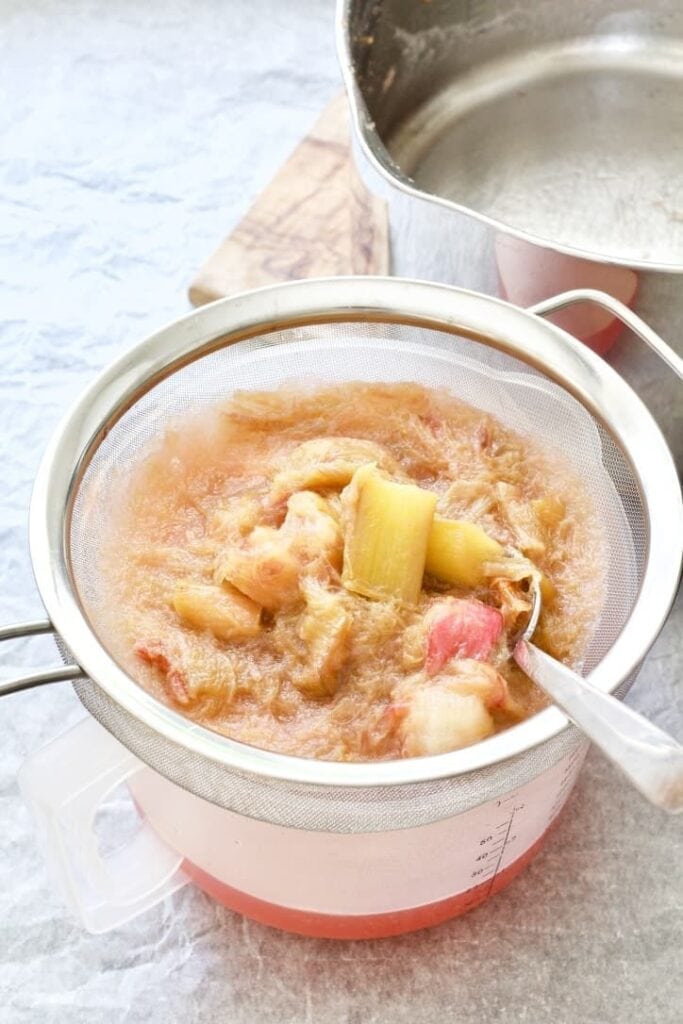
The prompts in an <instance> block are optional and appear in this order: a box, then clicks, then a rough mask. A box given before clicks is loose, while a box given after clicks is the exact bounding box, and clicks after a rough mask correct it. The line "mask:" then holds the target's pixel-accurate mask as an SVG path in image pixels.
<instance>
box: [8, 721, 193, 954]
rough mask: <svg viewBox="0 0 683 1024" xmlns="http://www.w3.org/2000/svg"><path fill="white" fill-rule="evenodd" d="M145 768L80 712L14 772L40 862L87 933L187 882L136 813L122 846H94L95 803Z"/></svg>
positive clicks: (171, 853)
mask: <svg viewBox="0 0 683 1024" xmlns="http://www.w3.org/2000/svg"><path fill="white" fill-rule="evenodd" d="M145 771H150V769H149V768H147V766H146V765H143V764H142V762H141V761H139V760H138V759H137V758H136V757H134V756H133V754H131V753H130V751H129V750H127V749H126V748H125V747H124V746H122V744H120V743H119V742H118V740H116V739H114V737H113V736H111V735H110V734H109V733H108V732H106V731H105V730H104V729H103V728H102V726H100V725H98V723H97V722H96V721H95V720H94V719H93V718H91V717H90V716H88V717H87V718H85V719H83V720H82V721H81V722H79V723H78V725H76V726H74V728H72V729H70V730H69V731H68V732H65V733H63V734H62V735H61V736H59V737H57V739H56V740H53V741H52V742H51V743H49V744H48V745H47V746H46V747H44V748H43V749H42V750H39V751H38V752H37V753H36V754H34V755H33V756H32V757H30V758H29V759H28V760H27V761H26V762H25V763H24V764H23V765H22V767H21V770H20V772H19V787H20V789H21V792H22V795H23V797H24V799H25V801H26V803H27V804H28V805H29V807H30V808H31V810H32V812H33V816H34V818H35V821H36V824H37V826H38V834H39V839H40V841H41V845H42V847H43V852H44V854H45V857H46V860H47V862H48V865H49V866H50V867H51V868H52V873H53V874H56V876H57V880H58V883H59V885H60V888H61V889H62V891H63V892H64V894H65V895H66V897H67V899H68V901H69V903H70V904H71V906H72V908H73V909H74V910H75V911H76V913H77V915H78V916H79V917H80V919H81V921H82V922H83V924H84V925H85V927H86V928H87V929H88V931H89V932H91V933H93V934H95V935H99V934H102V933H103V932H108V931H111V930H112V929H113V928H116V927H118V926H119V925H122V924H125V923H126V922H127V921H130V920H132V919H133V918H134V917H137V916H138V915H139V914H141V913H143V912H144V911H146V910H149V909H150V908H151V907H153V906H155V905H156V904H157V903H159V902H161V900H163V899H165V897H166V896H169V895H170V894H171V893H173V892H175V891H176V890H177V889H180V888H181V887H182V886H184V885H185V884H186V883H187V876H186V875H185V874H184V872H183V871H182V862H183V858H182V856H181V855H180V854H179V853H177V852H176V851H175V850H172V849H171V848H170V847H169V846H167V845H166V843H165V842H164V841H163V839H161V837H160V836H159V835H158V834H157V833H156V832H155V830H154V828H153V827H152V826H151V824H150V823H149V821H148V820H147V819H146V818H144V817H141V820H140V826H139V828H138V831H137V832H136V833H135V835H133V836H132V838H131V839H129V840H128V842H126V843H124V845H123V846H121V847H119V848H118V849H116V850H115V851H114V852H113V853H111V854H109V855H108V856H104V855H103V854H102V852H101V851H100V848H99V843H98V839H97V836H96V835H95V832H94V829H93V825H94V821H95V817H96V815H97V812H98V810H99V809H100V807H101V806H102V805H103V803H104V802H105V801H106V799H107V797H108V796H109V795H110V794H111V793H112V792H113V791H114V790H115V789H116V788H117V787H118V786H120V785H121V783H125V782H126V780H131V779H132V778H133V776H135V775H136V774H138V773H139V772H145ZM131 799H132V798H131Z"/></svg>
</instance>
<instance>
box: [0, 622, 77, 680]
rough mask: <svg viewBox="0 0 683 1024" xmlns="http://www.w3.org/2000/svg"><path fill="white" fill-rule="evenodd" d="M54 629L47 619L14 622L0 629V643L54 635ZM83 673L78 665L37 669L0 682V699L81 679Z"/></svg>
mask: <svg viewBox="0 0 683 1024" xmlns="http://www.w3.org/2000/svg"><path fill="white" fill-rule="evenodd" d="M54 632H55V630H54V628H53V625H52V623H51V622H50V620H49V619H35V620H34V621H32V622H16V623H14V624H13V625H11V626H1V627H0V643H2V641H3V640H19V639H20V638H21V637H24V636H42V635H44V634H46V633H52V634H53V635H54ZM83 677H84V672H83V670H82V669H81V667H80V665H60V666H59V667H58V668H45V669H39V670H38V671H37V672H30V673H29V674H28V675H25V676H15V678H14V679H7V680H5V681H3V682H0V697H4V696H6V695H7V694H9V693H18V692H19V691H20V690H30V689H31V687H33V686H42V685H43V683H61V682H66V681H68V680H70V679H82V678H83Z"/></svg>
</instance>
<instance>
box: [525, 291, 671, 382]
mask: <svg viewBox="0 0 683 1024" xmlns="http://www.w3.org/2000/svg"><path fill="white" fill-rule="evenodd" d="M576 302H593V303H594V304H595V305H596V306H601V307H602V308H603V309H606V310H607V311H608V312H610V313H613V314H614V316H616V317H617V319H619V320H621V322H622V323H623V324H625V325H626V326H627V327H629V328H630V329H631V330H632V331H633V333H634V334H637V335H638V337H639V338H640V339H641V340H642V341H644V342H645V344H646V345H649V346H650V348H651V349H652V350H653V351H654V352H656V353H657V355H658V356H659V358H660V359H662V360H663V361H664V362H665V363H666V365H667V366H668V367H669V368H670V369H672V370H673V371H674V373H675V374H676V375H677V376H678V377H680V379H681V380H683V359H682V358H681V357H680V356H679V355H678V354H677V353H676V352H674V350H673V349H672V348H671V346H670V345H667V343H666V342H665V341H664V339H663V338H660V337H659V335H658V334H657V333H656V332H655V331H653V330H652V328H651V327H649V326H648V325H647V324H646V323H645V321H644V320H641V318H640V317H639V316H638V314H637V313H634V312H633V310H632V309H629V308H628V306H625V305H624V303H623V302H620V301H619V299H615V298H614V296H612V295H608V294H607V293H606V292H599V291H596V290H595V289H593V288H576V289H574V290H573V291H570V292H563V293H562V294H561V295H554V296H553V297H552V298H550V299H543V301H542V302H537V303H535V305H533V306H528V307H527V312H528V313H534V314H535V315H536V316H545V315H546V314H548V313H555V312H556V311H557V310H558V309H564V308H565V306H573V305H574V303H576Z"/></svg>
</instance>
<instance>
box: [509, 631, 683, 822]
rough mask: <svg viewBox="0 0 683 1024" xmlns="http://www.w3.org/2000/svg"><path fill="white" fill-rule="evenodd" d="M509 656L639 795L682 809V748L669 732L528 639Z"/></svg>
mask: <svg viewBox="0 0 683 1024" xmlns="http://www.w3.org/2000/svg"><path fill="white" fill-rule="evenodd" d="M513 656H514V659H515V661H516V662H517V664H518V665H519V667H520V668H521V669H523V671H524V672H526V674H527V675H528V676H529V677H530V678H531V679H533V681H534V682H535V683H537V684H538V685H539V686H540V687H541V689H543V690H545V692H546V693H547V694H548V695H549V696H550V697H552V699H553V701H554V702H555V704H557V706H558V707H559V708H561V709H562V711H564V713H565V714H566V715H567V717H568V718H570V719H571V720H572V722H574V724H575V725H576V726H578V728H579V729H581V731H582V732H583V733H585V735H586V736H588V738H589V739H590V740H592V741H593V743H595V745H596V746H597V747H599V748H600V750H602V752H603V754H605V755H606V756H607V757H608V758H609V759H610V761H612V762H614V764H616V765H617V767H618V768H620V769H621V770H622V772H623V773H624V775H626V776H627V778H629V779H630V780H631V782H632V783H633V784H634V786H635V787H636V788H637V789H638V790H640V792H641V793H642V794H643V796H644V797H646V798H647V799H648V800H649V801H650V802H651V803H653V804H655V805H656V806H657V807H661V808H663V810H665V811H670V812H671V813H672V814H676V813H678V812H679V811H682V810H683V746H681V745H680V744H679V743H677V742H676V740H674V739H673V737H672V736H669V735H667V733H665V732H662V730H661V729H658V728H657V726H656V725H653V724H652V722H648V720H647V719H646V718H643V716H642V715H639V714H638V712H637V711H634V710H633V709H632V708H629V707H627V706H626V705H625V704H622V703H621V701H619V700H617V699H616V697H612V696H611V695H610V694H607V693H603V692H602V691H601V690H597V689H596V688H595V687H594V686H592V685H591V684H590V683H589V682H588V681H587V680H585V679H582V678H581V676H579V675H577V674H576V673H575V672H572V670H571V669H569V668H567V667H566V665H562V664H561V663H560V662H559V661H555V659H554V658H551V657H550V656H549V655H547V654H545V653H544V652H543V651H541V650H539V649H538V647H535V646H534V645H533V644H530V643H528V641H526V640H520V641H519V643H518V644H517V646H516V647H515V650H514V654H513Z"/></svg>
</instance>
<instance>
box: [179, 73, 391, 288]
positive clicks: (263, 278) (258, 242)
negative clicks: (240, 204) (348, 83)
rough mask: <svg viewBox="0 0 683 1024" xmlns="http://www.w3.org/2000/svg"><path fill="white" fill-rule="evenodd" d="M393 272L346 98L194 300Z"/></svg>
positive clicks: (278, 179) (259, 203)
mask: <svg viewBox="0 0 683 1024" xmlns="http://www.w3.org/2000/svg"><path fill="white" fill-rule="evenodd" d="M388 272H389V241H388V225H387V211H386V204H385V203H384V202H383V200H380V199H377V198H376V197H374V196H372V195H371V194H370V193H369V192H368V191H367V190H366V189H365V187H364V186H363V184H362V182H361V181H360V179H359V178H358V175H357V172H356V169H355V165H354V162H353V155H352V153H351V144H350V125H349V112H348V106H347V103H346V97H345V96H344V94H343V93H342V94H340V95H339V96H336V97H335V98H334V99H333V100H332V102H331V103H330V104H329V105H328V106H327V107H326V108H325V110H324V111H323V113H322V114H321V115H320V117H319V118H318V120H317V122H316V123H315V125H314V126H313V128H312V130H311V131H310V132H309V134H308V135H307V136H306V137H305V138H304V139H303V141H302V142H300V143H299V145H298V146H297V148H296V149H295V150H294V152H293V153H292V155H291V156H290V157H289V159H288V160H287V162H286V163H285V164H284V165H283V166H282V167H281V169H280V170H279V171H278V173H277V174H276V175H275V177H274V178H273V180H272V181H271V182H270V184H269V185H268V186H267V187H266V188H265V189H264V191H263V192H262V193H261V194H260V195H259V196H258V198H257V199H256V201H255V202H254V204H253V205H252V207H251V208H250V209H249V211H248V212H247V214H246V215H245V217H244V218H243V219H242V220H241V221H240V223H239V224H238V225H237V227H236V228H235V229H234V231H232V232H231V234H230V235H228V237H227V238H226V239H225V241H224V242H223V243H222V244H221V245H220V246H219V247H218V249H216V251H215V252H214V253H213V255H212V256H210V257H209V259H208V260H207V262H206V263H205V264H204V266H203V267H202V268H201V270H200V271H199V272H198V274H197V276H196V277H195V279H194V281H193V282H192V284H191V285H190V290H189V295H190V301H191V302H192V303H193V305H195V306H200V305H202V304H204V303H206V302H213V301H214V300H215V299H220V298H223V297H224V296H226V295H231V294H233V293H234V292H238V291H244V290H245V289H248V288H258V287H260V286H262V285H267V284H275V283H278V282H281V281H291V280H295V279H298V278H305V277H328V276H332V275H338V274H341V275H344V274H386V273H388Z"/></svg>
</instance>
